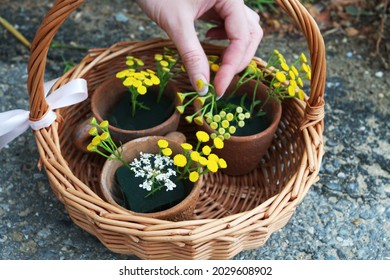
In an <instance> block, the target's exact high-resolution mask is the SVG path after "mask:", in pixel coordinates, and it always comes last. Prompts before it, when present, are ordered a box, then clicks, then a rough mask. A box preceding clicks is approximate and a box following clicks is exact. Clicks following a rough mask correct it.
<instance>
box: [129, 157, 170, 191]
mask: <svg viewBox="0 0 390 280" xmlns="http://www.w3.org/2000/svg"><path fill="white" fill-rule="evenodd" d="M171 166H173V159H172V158H170V157H167V156H163V155H158V154H150V153H143V152H141V153H140V157H139V159H138V158H136V159H134V160H133V161H132V162H131V163H130V169H131V171H133V172H134V176H135V177H141V178H145V181H144V182H143V183H142V184H140V185H139V187H140V188H143V189H146V190H147V191H151V190H153V188H154V187H160V186H165V187H166V190H167V191H170V190H173V188H175V187H176V184H175V183H174V182H173V181H172V180H171V179H170V177H172V176H176V171H175V170H173V169H172V168H170V167H171Z"/></svg>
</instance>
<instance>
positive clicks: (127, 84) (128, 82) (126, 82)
mask: <svg viewBox="0 0 390 280" xmlns="http://www.w3.org/2000/svg"><path fill="white" fill-rule="evenodd" d="M135 81H136V79H134V78H133V77H128V78H126V80H124V81H123V85H124V86H125V87H130V86H132V85H133V83H134V82H135Z"/></svg>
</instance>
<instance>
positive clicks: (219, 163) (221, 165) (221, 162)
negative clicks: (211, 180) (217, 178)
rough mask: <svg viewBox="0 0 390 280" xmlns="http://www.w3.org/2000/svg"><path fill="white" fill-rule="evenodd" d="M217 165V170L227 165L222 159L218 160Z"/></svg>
mask: <svg viewBox="0 0 390 280" xmlns="http://www.w3.org/2000/svg"><path fill="white" fill-rule="evenodd" d="M218 165H219V168H226V167H227V163H226V161H225V160H224V159H223V158H220V159H219V160H218Z"/></svg>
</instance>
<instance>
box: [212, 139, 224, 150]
mask: <svg viewBox="0 0 390 280" xmlns="http://www.w3.org/2000/svg"><path fill="white" fill-rule="evenodd" d="M214 146H215V148H217V149H223V146H224V143H223V141H222V139H221V138H218V137H217V138H215V139H214Z"/></svg>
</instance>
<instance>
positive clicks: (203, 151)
mask: <svg viewBox="0 0 390 280" xmlns="http://www.w3.org/2000/svg"><path fill="white" fill-rule="evenodd" d="M202 153H203V154H204V155H205V156H208V155H209V154H210V153H211V148H210V146H208V145H205V146H203V148H202Z"/></svg>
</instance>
